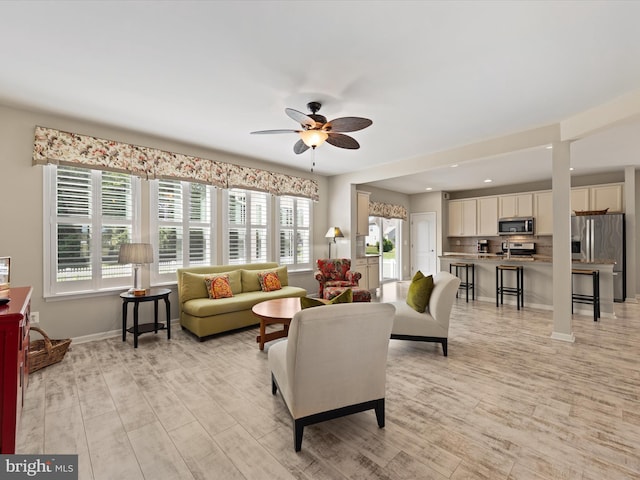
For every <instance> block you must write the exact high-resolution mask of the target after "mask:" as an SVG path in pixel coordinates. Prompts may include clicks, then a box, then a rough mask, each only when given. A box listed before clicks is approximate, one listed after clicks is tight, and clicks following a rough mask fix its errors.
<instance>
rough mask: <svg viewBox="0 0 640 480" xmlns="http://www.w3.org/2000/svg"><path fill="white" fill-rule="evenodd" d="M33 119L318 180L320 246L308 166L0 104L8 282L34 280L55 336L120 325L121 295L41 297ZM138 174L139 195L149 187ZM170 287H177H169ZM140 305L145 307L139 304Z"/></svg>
mask: <svg viewBox="0 0 640 480" xmlns="http://www.w3.org/2000/svg"><path fill="white" fill-rule="evenodd" d="M36 125H41V126H45V127H51V128H56V129H60V130H64V131H70V132H76V133H82V134H86V135H92V136H96V137H101V138H107V139H113V140H117V141H122V142H127V143H132V144H136V145H144V146H149V147H155V148H160V149H164V150H169V151H174V152H179V153H184V154H188V155H195V156H200V157H202V158H210V159H212V160H220V161H223V162H230V163H235V164H240V165H246V166H252V167H258V168H263V169H269V170H273V171H277V172H282V173H288V174H292V175H297V176H302V177H313V178H315V179H316V180H318V184H319V188H320V201H319V202H317V203H314V209H313V222H314V230H313V252H312V254H313V257H314V258H317V257H318V256H321V255H323V254H324V249H326V244H325V242H324V234H325V232H326V230H327V228H328V227H327V226H326V225H327V224H326V222H327V200H326V199H327V195H328V188H327V179H326V178H325V177H320V176H314V175H312V174H310V173H309V172H305V171H297V170H293V169H286V168H284V167H282V166H280V165H278V166H275V165H272V164H268V163H265V162H260V161H259V160H256V159H251V158H246V157H238V156H234V155H231V154H228V153H224V152H219V151H215V150H211V149H207V148H203V147H197V146H193V145H188V144H184V143H179V142H177V141H173V140H170V139H166V138H159V137H153V136H150V135H144V134H139V133H136V132H133V131H129V130H123V129H119V128H116V127H110V126H106V125H98V124H95V123H89V122H85V121H82V120H81V119H74V118H66V117H62V116H55V115H50V114H45V113H37V112H30V111H26V110H20V109H14V108H9V107H4V106H0V168H1V170H0V172H1V173H0V178H1V179H2V182H1V183H0V205H1V208H0V212H1V213H0V256H10V257H11V259H12V263H11V284H12V285H13V286H24V285H30V286H32V287H33V296H32V311H38V312H39V313H40V323H41V326H42V327H43V328H44V329H45V330H46V331H47V333H49V335H50V336H52V337H53V338H67V337H72V338H75V337H81V336H89V335H99V334H102V333H104V332H114V331H119V330H120V328H121V325H122V323H121V322H122V320H121V312H122V303H121V301H120V298H119V296H118V293H119V292H111V293H109V294H107V295H102V296H89V297H83V298H76V299H66V300H55V301H51V300H49V301H45V300H44V298H43V180H42V178H43V169H42V167H39V166H32V150H33V138H34V130H35V126H36ZM144 184H145V182H144V181H143V189H142V191H143V202H146V201H147V199H148V197H147V196H145V195H144V192H145V191H147V190H148V189H147V188H146V185H144ZM145 205H146V204H144V203H143V208H142V215H143V218H142V224H143V225H148V216H149V209H148V207H147V206H145ZM216 233H217V236H218V237H217V239H216V243H217V246H218V259H220V258H221V256H220V251H221V250H220V249H221V245H222V238H221V236H222V232H221V229H217V232H216ZM290 279H291V280H290V281H291V283H292V284H295V285H298V286H301V287H303V288H306V289H307V290H308V291H310V292H314V291H315V290H316V289H317V282H316V281H315V279H314V278H313V271H308V272H305V273H303V274H292V275H291V276H290ZM174 290H175V288H174ZM170 299H171V316H172V318H174V319H175V318H177V317H178V304H177V296H176V294H175V293H173V294H172V295H171V296H170ZM143 307H145V309H144V310H143ZM150 308H151V305H149V304H147V305H143V306H141V312H140V314H141V315H147V314H148V313H149V312H150V311H151V310H150Z"/></svg>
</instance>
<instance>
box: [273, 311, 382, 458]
mask: <svg viewBox="0 0 640 480" xmlns="http://www.w3.org/2000/svg"><path fill="white" fill-rule="evenodd" d="M393 314H394V308H393V307H392V306H391V305H389V304H384V303H344V304H338V305H326V306H321V307H315V308H307V309H304V310H302V311H300V312H298V313H296V314H295V316H294V317H293V319H292V320H291V325H290V326H289V337H288V338H287V340H285V341H282V342H280V343H276V344H275V345H272V346H271V347H270V348H269V351H268V356H269V368H270V369H271V392H272V393H273V394H274V395H275V394H276V393H277V391H278V389H279V390H280V393H281V395H282V398H283V399H284V403H285V404H286V406H287V408H288V409H289V412H290V414H291V417H292V418H293V437H294V447H295V450H296V452H299V451H300V449H301V448H302V433H303V430H304V427H306V426H308V425H313V424H315V423H319V422H324V421H326V420H331V419H334V418H338V417H342V416H345V415H350V414H352V413H357V412H361V411H365V410H370V409H374V410H375V412H376V419H377V421H378V426H379V427H380V428H382V427H384V399H385V388H386V366H387V351H388V347H389V336H390V334H391V327H392V325H393Z"/></svg>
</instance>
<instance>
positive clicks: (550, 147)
mask: <svg viewBox="0 0 640 480" xmlns="http://www.w3.org/2000/svg"><path fill="white" fill-rule="evenodd" d="M544 148H546V149H547V150H551V149H552V148H553V145H547V146H546V147H544Z"/></svg>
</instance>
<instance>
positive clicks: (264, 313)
mask: <svg viewBox="0 0 640 480" xmlns="http://www.w3.org/2000/svg"><path fill="white" fill-rule="evenodd" d="M300 310H301V308H300V298H299V297H289V298H275V299H273V300H266V301H264V302H260V303H257V304H255V305H254V306H253V307H252V308H251V311H252V312H253V314H254V315H255V316H256V317H258V318H259V319H260V335H258V336H257V337H256V342H258V343H259V344H260V350H264V344H265V343H266V342H270V341H271V340H276V339H278V338H283V337H286V336H287V335H288V334H289V324H290V323H291V319H292V318H293V316H294V315H295V314H296V313H298V312H299V311H300ZM278 323H281V324H282V325H283V328H282V330H277V331H275V332H269V333H266V329H267V325H274V324H278Z"/></svg>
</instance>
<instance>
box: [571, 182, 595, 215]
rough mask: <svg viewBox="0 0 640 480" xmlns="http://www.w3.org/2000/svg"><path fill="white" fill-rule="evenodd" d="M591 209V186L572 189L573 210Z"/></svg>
mask: <svg viewBox="0 0 640 480" xmlns="http://www.w3.org/2000/svg"><path fill="white" fill-rule="evenodd" d="M576 210H577V211H579V212H580V211H584V210H591V208H590V207H589V187H583V188H572V189H571V211H572V212H575V211H576Z"/></svg>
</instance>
